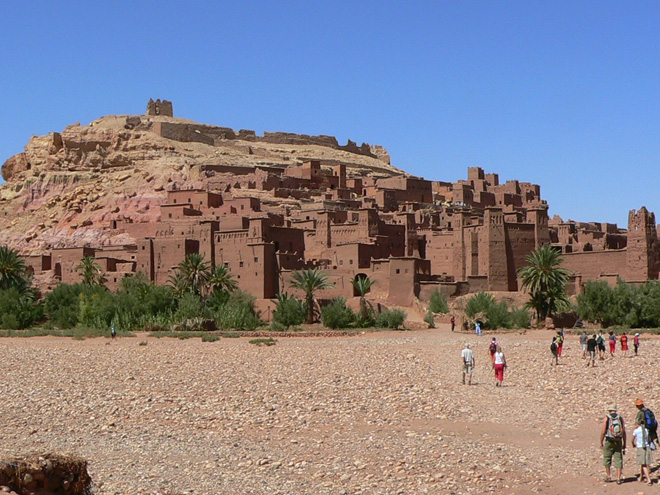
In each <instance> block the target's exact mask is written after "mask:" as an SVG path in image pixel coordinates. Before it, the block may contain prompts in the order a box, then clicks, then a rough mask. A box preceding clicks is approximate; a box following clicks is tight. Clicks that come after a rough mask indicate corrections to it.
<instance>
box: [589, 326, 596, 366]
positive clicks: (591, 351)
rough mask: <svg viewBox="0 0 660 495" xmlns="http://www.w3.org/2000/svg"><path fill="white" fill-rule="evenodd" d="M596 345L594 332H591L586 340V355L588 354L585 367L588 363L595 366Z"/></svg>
mask: <svg viewBox="0 0 660 495" xmlns="http://www.w3.org/2000/svg"><path fill="white" fill-rule="evenodd" d="M597 347H598V344H596V334H593V335H592V336H591V338H590V339H589V340H587V355H588V358H587V359H588V361H587V368H588V367H589V364H591V366H592V367H594V366H596V348H597Z"/></svg>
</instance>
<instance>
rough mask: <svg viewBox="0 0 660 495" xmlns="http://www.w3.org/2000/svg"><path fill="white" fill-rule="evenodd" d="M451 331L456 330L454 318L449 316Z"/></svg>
mask: <svg viewBox="0 0 660 495" xmlns="http://www.w3.org/2000/svg"><path fill="white" fill-rule="evenodd" d="M449 321H451V331H452V332H453V331H454V328H456V318H454V315H451V320H449Z"/></svg>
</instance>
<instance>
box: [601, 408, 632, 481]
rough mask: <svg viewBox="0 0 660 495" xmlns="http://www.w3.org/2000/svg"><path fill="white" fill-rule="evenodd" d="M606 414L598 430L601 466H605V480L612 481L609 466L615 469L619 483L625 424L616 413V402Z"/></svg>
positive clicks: (623, 450) (624, 450) (621, 470)
mask: <svg viewBox="0 0 660 495" xmlns="http://www.w3.org/2000/svg"><path fill="white" fill-rule="evenodd" d="M607 411H608V414H607V416H605V419H604V420H603V428H602V429H601V432H600V447H601V448H602V449H603V466H604V467H605V480H604V481H605V482H609V481H612V476H611V473H610V467H611V466H612V465H614V468H615V469H616V482H617V484H618V485H620V484H621V483H622V482H623V481H622V480H621V474H622V472H623V456H624V455H625V453H626V425H625V423H624V422H623V418H622V417H621V416H620V415H618V414H617V413H616V404H610V406H609V407H608V408H607Z"/></svg>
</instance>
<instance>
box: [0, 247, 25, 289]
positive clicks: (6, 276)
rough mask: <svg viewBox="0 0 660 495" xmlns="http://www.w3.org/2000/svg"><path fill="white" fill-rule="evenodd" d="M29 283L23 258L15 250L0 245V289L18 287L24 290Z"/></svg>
mask: <svg viewBox="0 0 660 495" xmlns="http://www.w3.org/2000/svg"><path fill="white" fill-rule="evenodd" d="M29 286H30V284H29V281H28V271H27V265H26V264H25V260H23V258H21V256H20V255H19V254H18V252H17V251H14V250H13V249H10V248H9V247H8V246H0V289H11V288H15V289H18V290H19V292H26V291H27V289H28V288H29Z"/></svg>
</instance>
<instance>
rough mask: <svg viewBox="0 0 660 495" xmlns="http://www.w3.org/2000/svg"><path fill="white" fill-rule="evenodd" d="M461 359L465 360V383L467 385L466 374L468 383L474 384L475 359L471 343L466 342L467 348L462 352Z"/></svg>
mask: <svg viewBox="0 0 660 495" xmlns="http://www.w3.org/2000/svg"><path fill="white" fill-rule="evenodd" d="M461 360H462V361H463V385H465V375H467V376H468V385H472V370H473V369H474V362H475V361H474V352H472V349H470V344H467V343H466V344H465V349H463V351H462V352H461Z"/></svg>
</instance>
